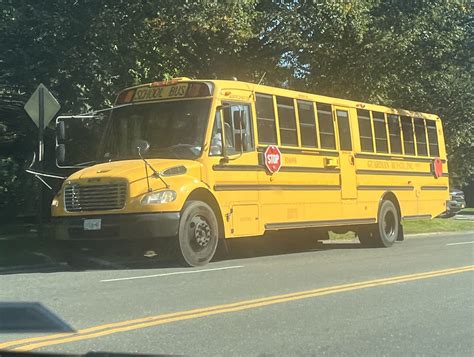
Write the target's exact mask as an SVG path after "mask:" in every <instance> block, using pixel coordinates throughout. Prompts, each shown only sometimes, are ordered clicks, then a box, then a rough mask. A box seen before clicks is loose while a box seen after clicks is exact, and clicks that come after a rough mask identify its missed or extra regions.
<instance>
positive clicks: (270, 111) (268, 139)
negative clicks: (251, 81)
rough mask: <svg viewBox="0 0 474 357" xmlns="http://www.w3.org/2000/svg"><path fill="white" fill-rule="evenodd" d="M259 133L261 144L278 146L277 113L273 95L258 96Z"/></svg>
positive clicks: (256, 104)
mask: <svg viewBox="0 0 474 357" xmlns="http://www.w3.org/2000/svg"><path fill="white" fill-rule="evenodd" d="M255 107H256V110H257V131H258V141H259V143H260V144H276V143H277V142H276V126H275V111H274V108H273V98H272V96H271V95H266V94H257V95H256V102H255Z"/></svg>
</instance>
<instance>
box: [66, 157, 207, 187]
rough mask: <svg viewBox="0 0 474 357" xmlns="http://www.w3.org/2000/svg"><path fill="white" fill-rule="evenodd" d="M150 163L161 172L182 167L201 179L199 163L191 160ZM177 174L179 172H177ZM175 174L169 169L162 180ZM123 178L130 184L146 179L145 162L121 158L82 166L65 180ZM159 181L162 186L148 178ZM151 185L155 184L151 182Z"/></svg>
mask: <svg viewBox="0 0 474 357" xmlns="http://www.w3.org/2000/svg"><path fill="white" fill-rule="evenodd" d="M147 161H148V162H149V163H150V165H151V166H152V167H153V168H154V169H155V170H156V171H158V172H160V173H161V172H163V171H165V170H167V169H170V168H175V167H180V166H181V167H182V166H184V167H185V168H186V170H185V171H186V172H185V173H186V175H188V176H193V177H194V178H197V179H199V180H201V164H200V163H199V162H196V161H192V160H170V159H149V160H147ZM152 174H153V172H152V170H151V169H150V168H148V176H149V177H150V178H151V176H152ZM178 174H179V173H178ZM173 176H175V175H174V174H173V172H172V171H171V172H170V174H166V173H165V175H163V178H164V180H166V181H168V180H172V177H173ZM102 178H103V179H104V180H108V179H125V180H127V181H128V182H129V183H130V184H134V183H138V182H139V181H146V171H145V163H144V162H143V161H142V160H123V161H111V162H105V163H102V164H98V165H94V166H91V167H87V168H84V169H82V170H80V171H78V172H75V173H74V174H72V175H71V176H70V177H69V178H68V179H67V180H66V181H88V180H90V179H94V180H97V179H102ZM156 181H159V182H160V184H159V185H158V186H162V182H161V180H159V179H155V178H153V179H150V184H152V183H155V182H156ZM152 186H156V184H153V185H152Z"/></svg>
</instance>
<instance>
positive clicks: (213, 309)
mask: <svg viewBox="0 0 474 357" xmlns="http://www.w3.org/2000/svg"><path fill="white" fill-rule="evenodd" d="M473 270H474V265H468V266H463V267H458V268H451V269H443V270H436V271H429V272H425V273H417V274H409V275H401V276H395V277H391V278H385V279H376V280H368V281H362V282H358V283H352V284H344V285H337V286H331V287H326V288H319V289H313V290H306V291H301V292H297V293H290V294H283V295H274V296H269V297H264V298H260V299H253V300H243V301H239V302H235V303H231V304H224V305H215V306H210V307H205V308H200V309H193V310H187V311H181V312H174V313H169V314H162V315H156V316H149V317H144V318H140V319H135V320H126V321H121V322H115V323H110V324H105V325H99V326H94V327H90V328H86V329H83V330H79V331H77V332H75V333H60V334H53V335H47V336H41V337H32V338H25V339H19V340H13V341H8V342H5V343H1V344H0V350H1V349H9V350H13V351H31V350H34V349H37V348H41V347H47V346H53V345H59V344H63V343H69V342H77V341H83V340H89V339H93V338H97V337H102V336H107V335H111V334H114V333H119V332H126V331H132V330H138V329H142V328H146V327H152V326H158V325H163V324H168V323H171V322H177V321H183V320H190V319H196V318H199V317H204V316H212V315H218V314H224V313H228V312H237V311H243V310H249V309H255V308H258V307H262V306H268V305H273V304H281V303H284V302H288V301H295V300H301V299H307V298H311V297H317V296H323V295H329V294H336V293H341V292H346V291H353V290H359V289H366V288H371V287H375V286H382V285H391V284H397V283H402V282H408V281H414V280H421V279H429V278H434V277H438V276H444V275H451V274H459V273H464V272H468V271H473Z"/></svg>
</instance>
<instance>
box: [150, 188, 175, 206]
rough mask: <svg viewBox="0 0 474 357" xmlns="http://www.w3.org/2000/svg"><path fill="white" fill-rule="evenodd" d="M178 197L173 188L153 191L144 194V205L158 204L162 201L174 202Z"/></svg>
mask: <svg viewBox="0 0 474 357" xmlns="http://www.w3.org/2000/svg"><path fill="white" fill-rule="evenodd" d="M175 199H176V192H175V191H173V190H163V191H158V192H151V193H148V194H146V195H145V196H143V198H142V205H156V204H160V203H168V202H173V201H174V200H175Z"/></svg>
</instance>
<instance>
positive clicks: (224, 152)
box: [218, 106, 229, 162]
mask: <svg viewBox="0 0 474 357" xmlns="http://www.w3.org/2000/svg"><path fill="white" fill-rule="evenodd" d="M221 107H223V106H219V107H218V108H219V113H220V115H219V117H220V121H221V143H222V156H224V157H223V161H224V162H228V161H229V156H228V155H227V148H226V146H225V141H224V140H225V137H224V136H225V135H224V128H225V127H224V115H223V113H222V108H221Z"/></svg>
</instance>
